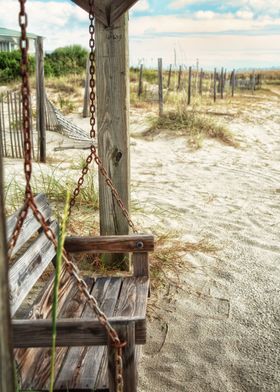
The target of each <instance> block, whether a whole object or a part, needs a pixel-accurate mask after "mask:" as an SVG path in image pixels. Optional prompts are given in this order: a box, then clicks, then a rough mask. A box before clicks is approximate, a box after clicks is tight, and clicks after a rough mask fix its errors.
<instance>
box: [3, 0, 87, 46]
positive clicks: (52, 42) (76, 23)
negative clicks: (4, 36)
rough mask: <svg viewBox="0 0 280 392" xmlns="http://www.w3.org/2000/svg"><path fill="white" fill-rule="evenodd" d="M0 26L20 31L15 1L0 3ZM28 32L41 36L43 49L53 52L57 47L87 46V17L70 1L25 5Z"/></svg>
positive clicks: (30, 0) (31, 2)
mask: <svg viewBox="0 0 280 392" xmlns="http://www.w3.org/2000/svg"><path fill="white" fill-rule="evenodd" d="M0 8H1V9H2V10H4V12H1V14H0V26H2V27H7V28H11V29H14V30H19V26H18V12H19V4H18V1H17V0H9V1H6V0H0ZM26 9H27V14H28V31H29V32H31V33H34V34H37V35H41V36H44V37H45V38H46V40H45V47H46V48H47V50H53V49H55V48H56V47H58V46H65V45H71V44H73V43H79V42H80V43H81V44H82V45H86V44H87V42H88V38H87V32H88V29H87V25H88V15H87V13H86V12H85V11H83V10H82V9H81V8H80V7H78V6H76V5H75V4H74V3H72V2H70V1H65V2H57V1H49V2H46V1H32V0H29V1H28V2H26Z"/></svg>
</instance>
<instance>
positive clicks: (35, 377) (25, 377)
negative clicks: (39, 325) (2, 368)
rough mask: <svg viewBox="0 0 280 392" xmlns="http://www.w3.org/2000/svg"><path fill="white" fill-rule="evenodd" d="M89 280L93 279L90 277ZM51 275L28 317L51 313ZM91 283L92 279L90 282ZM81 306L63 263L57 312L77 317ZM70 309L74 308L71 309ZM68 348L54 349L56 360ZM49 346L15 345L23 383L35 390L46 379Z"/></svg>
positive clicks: (72, 281) (73, 281)
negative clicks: (17, 346) (27, 346)
mask: <svg viewBox="0 0 280 392" xmlns="http://www.w3.org/2000/svg"><path fill="white" fill-rule="evenodd" d="M91 282H92V281H91ZM53 284H54V278H51V279H50V280H49V282H48V283H47V285H46V288H45V289H44V294H43V296H39V301H35V302H34V306H33V312H32V314H31V316H30V317H31V319H36V318H38V319H40V318H44V319H45V318H49V317H50V316H51V309H52V299H53ZM90 284H92V283H90ZM83 307H84V300H83V298H81V294H80V292H79V291H78V290H77V286H76V284H75V280H74V279H73V278H72V277H69V274H68V272H67V271H66V270H65V268H64V267H63V270H62V273H61V277H60V287H59V303H58V314H59V317H60V316H61V314H64V315H66V316H68V317H70V316H71V314H72V315H73V317H75V316H76V317H79V316H80V315H81V312H82V310H83ZM73 309H74V310H75V311H74V313H73ZM66 351H67V348H58V349H57V363H58V362H61V361H62V360H63V358H64V355H65V353H66ZM49 355H50V350H49V349H34V348H29V349H18V350H16V352H15V359H16V361H17V363H18V365H19V368H20V370H21V379H22V387H23V388H26V389H29V388H33V389H34V390H36V389H37V388H38V389H41V390H43V389H44V387H45V385H48V382H49V365H50V359H49Z"/></svg>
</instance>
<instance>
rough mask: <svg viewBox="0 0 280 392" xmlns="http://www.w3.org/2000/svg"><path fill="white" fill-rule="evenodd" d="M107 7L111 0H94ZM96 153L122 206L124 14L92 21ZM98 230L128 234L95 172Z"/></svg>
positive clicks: (125, 168) (126, 157)
mask: <svg viewBox="0 0 280 392" xmlns="http://www.w3.org/2000/svg"><path fill="white" fill-rule="evenodd" d="M95 3H96V5H97V6H98V5H100V4H105V6H106V7H109V8H110V6H111V3H112V1H111V0H105V1H104V0H96V2H95ZM95 31H96V33H95V39H96V70H97V73H96V96H97V130H98V152H99V156H100V158H101V161H102V162H103V165H104V167H105V168H106V170H107V172H108V174H109V177H110V178H111V179H112V182H113V184H114V186H115V187H116V189H117V190H118V192H119V194H120V197H121V199H122V201H123V203H124V205H125V206H126V207H127V208H128V209H129V206H130V187H129V184H130V154H129V67H128V16H127V14H125V15H122V16H121V17H120V18H119V20H118V22H117V23H116V24H113V25H111V26H110V28H105V26H104V25H103V24H102V23H100V22H99V21H98V20H96V24H95ZM99 201H100V233H101V235H112V234H116V235H120V234H128V233H129V225H128V222H127V221H126V219H125V217H124V216H123V213H122V211H121V209H120V208H119V206H118V205H117V203H116V201H115V200H114V198H113V196H112V192H111V190H110V189H109V187H108V186H107V184H106V182H105V180H104V177H103V176H102V175H101V174H100V173H99Z"/></svg>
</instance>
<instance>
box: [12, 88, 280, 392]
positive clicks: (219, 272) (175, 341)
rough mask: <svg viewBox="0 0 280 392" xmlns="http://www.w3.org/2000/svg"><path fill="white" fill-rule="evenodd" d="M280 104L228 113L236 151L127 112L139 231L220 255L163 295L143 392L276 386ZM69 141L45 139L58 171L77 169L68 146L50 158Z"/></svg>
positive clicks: (194, 260) (199, 256)
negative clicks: (193, 144)
mask: <svg viewBox="0 0 280 392" xmlns="http://www.w3.org/2000/svg"><path fill="white" fill-rule="evenodd" d="M279 104H280V99H279V96H278V97H277V96H276V95H275V97H271V99H270V100H269V101H267V100H266V97H264V99H263V100H258V101H257V100H256V103H254V102H253V104H252V105H251V106H250V107H249V108H248V109H246V108H245V109H244V110H242V115H241V116H235V117H229V118H228V117H227V121H228V122H229V126H230V128H231V130H232V131H234V133H235V134H236V135H237V137H238V139H239V140H240V143H241V148H238V149H235V148H233V147H229V146H225V145H223V144H221V143H219V142H217V141H215V140H206V141H205V142H204V146H203V148H201V149H200V150H197V151H192V150H191V149H190V148H189V146H188V143H187V141H186V139H185V138H184V137H175V136H174V135H173V136H172V135H171V134H170V132H169V133H168V132H167V133H165V132H163V133H162V134H159V135H157V136H155V137H153V138H144V137H143V136H141V133H142V131H143V130H144V129H145V128H146V127H147V123H146V120H145V116H143V113H142V112H141V111H139V110H138V111H135V110H134V111H132V116H131V120H132V127H131V128H132V137H131V164H132V173H131V177H132V190H133V193H132V200H133V202H134V203H136V204H137V205H138V206H139V209H138V212H136V213H135V214H134V215H135V217H134V218H135V220H136V221H137V223H138V224H140V225H141V226H142V227H144V229H143V230H144V231H148V232H153V233H155V234H156V233H159V232H162V231H165V232H166V231H170V230H171V231H177V232H178V237H179V236H181V237H182V239H184V240H187V241H194V242H195V241H200V240H201V239H202V238H206V239H207V240H209V241H211V243H213V244H215V245H216V246H217V248H218V249H219V250H218V251H217V252H216V253H215V254H204V253H200V252H197V253H193V254H188V255H186V257H185V265H182V268H181V276H180V281H179V284H178V287H176V286H174V285H173V284H170V287H169V296H164V295H163V294H164V292H162V293H161V294H162V296H161V299H160V300H159V301H158V303H157V306H158V307H160V308H161V309H158V308H157V315H158V318H155V317H152V320H151V321H150V322H149V326H148V343H147V345H146V346H145V347H144V348H143V356H142V359H141V366H140V374H139V390H140V391H141V392H150V391H151V392H167V391H168V392H175V391H176V392H179V391H188V392H208V391H209V392H214V391H215V392H216V391H218V392H241V391H242V392H243V391H250V392H251V391H252V392H266V391H267V392H278V391H280V370H279V365H280V355H279V347H280V310H279V308H280V307H279V305H280V300H279V294H280V277H279V276H280V275H279V272H280V271H279V270H280V267H279V265H280V244H279V225H280V208H279V198H280V183H279V169H280V164H279V158H280V146H279V138H280V105H279ZM74 121H75V122H77V123H79V125H81V126H85V127H86V125H85V124H84V122H83V121H80V120H79V118H78V116H76V117H75V116H74ZM65 144H66V145H67V144H71V142H69V140H67V138H65V137H63V136H60V135H57V134H54V133H48V151H49V153H51V154H52V156H53V158H54V159H57V160H59V159H61V158H62V159H63V161H64V162H63V163H62V164H60V165H59V167H58V168H57V169H56V174H57V175H59V174H63V173H65V169H67V170H68V171H70V170H71V160H72V159H73V151H68V150H67V151H65V152H63V153H61V152H60V153H58V152H56V153H55V152H54V151H53V148H54V147H55V146H58V145H65ZM74 153H75V154H76V155H78V156H79V155H84V154H85V153H84V152H76V151H75V152H74ZM5 161H6V162H5V163H6V178H7V181H8V180H9V178H11V177H12V176H14V175H15V176H16V178H18V180H19V181H20V176H21V175H20V174H19V170H21V167H22V166H21V165H22V163H20V162H19V161H15V160H9V159H6V160H5ZM69 162H70V163H69ZM40 170H42V167H40V165H38V164H36V165H35V166H34V172H35V173H37V174H38V173H40ZM44 170H45V168H44ZM48 170H50V173H51V169H48ZM174 262H176V260H174ZM173 278H174V277H172V276H170V279H173ZM152 295H153V293H152ZM159 295H160V294H159ZM153 315H154V314H153V313H152V316H153Z"/></svg>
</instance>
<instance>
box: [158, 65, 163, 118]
mask: <svg viewBox="0 0 280 392" xmlns="http://www.w3.org/2000/svg"><path fill="white" fill-rule="evenodd" d="M158 102H159V116H160V117H161V116H162V115H163V83H162V59H158Z"/></svg>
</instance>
